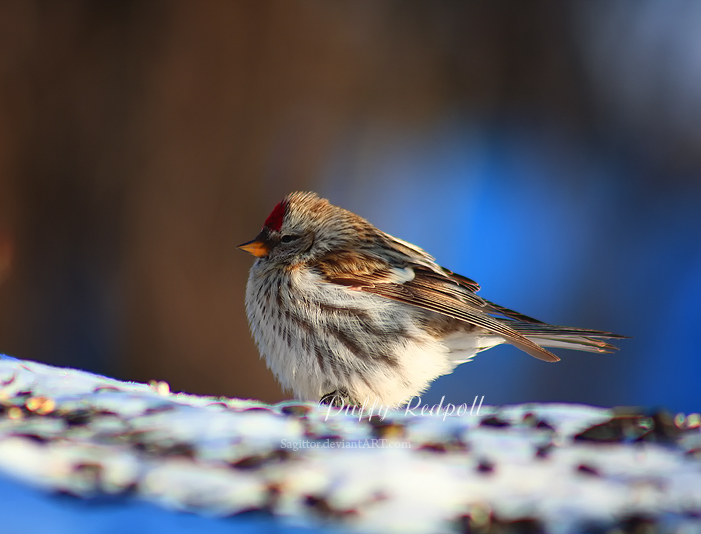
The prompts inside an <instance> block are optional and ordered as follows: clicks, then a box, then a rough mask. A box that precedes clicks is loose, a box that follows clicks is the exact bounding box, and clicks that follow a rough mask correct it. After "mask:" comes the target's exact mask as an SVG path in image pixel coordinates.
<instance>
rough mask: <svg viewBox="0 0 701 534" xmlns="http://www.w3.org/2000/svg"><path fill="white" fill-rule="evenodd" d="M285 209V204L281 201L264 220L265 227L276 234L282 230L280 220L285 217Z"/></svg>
mask: <svg viewBox="0 0 701 534" xmlns="http://www.w3.org/2000/svg"><path fill="white" fill-rule="evenodd" d="M286 209H287V203H286V202H285V201H284V200H283V201H282V202H280V203H279V204H278V205H277V206H275V207H274V208H273V211H272V212H271V213H270V215H268V218H267V219H265V226H267V227H268V228H270V229H271V230H274V231H276V232H279V231H280V228H282V218H283V217H284V216H285V210H286Z"/></svg>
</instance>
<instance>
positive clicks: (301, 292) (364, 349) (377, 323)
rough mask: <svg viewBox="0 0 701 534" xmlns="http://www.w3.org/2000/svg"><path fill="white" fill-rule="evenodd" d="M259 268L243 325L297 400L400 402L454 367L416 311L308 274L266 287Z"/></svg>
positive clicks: (291, 274) (294, 275)
mask: <svg viewBox="0 0 701 534" xmlns="http://www.w3.org/2000/svg"><path fill="white" fill-rule="evenodd" d="M264 270H265V269H264V266H259V265H258V264H256V265H255V266H254V268H253V269H252V270H251V273H250V276H249V280H248V285H247V288H246V310H247V313H248V319H249V322H250V325H251V330H252V331H253V336H254V338H255V340H256V343H257V344H258V347H259V349H260V352H261V355H262V356H263V358H264V359H265V361H266V363H267V365H268V367H269V368H270V369H271V370H272V371H273V373H274V374H275V376H276V377H277V379H278V380H279V382H280V384H281V385H282V387H283V388H284V389H285V390H290V391H292V393H293V394H294V396H295V397H296V398H299V399H302V400H307V401H314V402H316V401H319V399H320V398H321V397H322V396H324V395H326V394H328V393H331V392H333V391H335V390H338V389H340V388H345V389H346V390H348V392H349V393H350V395H351V397H352V398H353V399H354V400H356V401H357V402H364V401H366V400H368V401H369V402H370V403H372V402H374V401H375V400H377V401H378V402H380V403H382V404H385V405H387V404H392V405H396V404H401V403H403V402H407V401H408V400H409V399H410V398H411V397H412V396H415V395H419V394H421V393H422V392H423V391H424V390H425V389H426V388H427V387H428V385H429V384H430V383H431V382H432V381H433V380H434V379H435V378H436V377H438V376H440V375H443V374H446V373H449V372H450V371H452V369H453V368H454V367H455V365H456V364H457V362H456V361H454V359H453V355H452V354H451V353H450V348H449V346H448V345H446V344H445V343H443V342H441V341H440V340H438V339H436V338H434V337H432V336H431V335H429V334H428V333H427V332H426V331H425V330H424V329H422V328H421V327H420V325H418V324H416V318H417V314H416V309H412V308H410V307H409V306H407V305H405V304H401V303H398V302H394V301H392V300H389V299H385V298H383V297H379V296H377V295H372V294H368V293H363V292H359V291H354V290H351V289H348V288H346V287H342V286H338V285H335V284H329V283H325V282H323V281H321V279H320V278H319V276H318V275H316V274H315V273H313V272H310V271H305V270H302V269H298V270H292V271H290V272H289V274H288V275H287V276H286V277H284V278H283V277H279V278H277V279H276V281H273V282H271V281H270V280H271V277H266V276H264V273H263V271H264ZM412 312H413V313H412ZM419 316H420V314H419ZM473 354H474V353H473ZM461 359H462V360H463V361H464V360H465V359H467V358H466V354H464V353H461Z"/></svg>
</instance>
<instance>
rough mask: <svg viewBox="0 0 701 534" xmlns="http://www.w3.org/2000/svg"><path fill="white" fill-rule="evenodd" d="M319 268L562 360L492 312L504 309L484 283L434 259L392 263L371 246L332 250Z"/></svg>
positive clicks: (339, 280)
mask: <svg viewBox="0 0 701 534" xmlns="http://www.w3.org/2000/svg"><path fill="white" fill-rule="evenodd" d="M419 250H420V249H419ZM429 258H430V257H429ZM407 260H409V258H407ZM422 260H423V258H422ZM314 268H315V269H316V271H317V272H318V273H319V274H320V275H321V277H322V278H323V279H324V280H325V281H326V282H329V283H332V284H339V285H343V286H346V287H348V288H350V289H353V290H356V291H364V292H366V293H372V294H375V295H379V296H382V297H385V298H388V299H392V300H395V301H398V302H403V303H405V304H409V305H412V306H417V307H419V308H423V309H424V310H429V311H432V312H436V313H439V314H442V315H445V316H447V317H452V318H453V319H457V320H459V321H464V322H466V323H469V324H471V325H475V326H479V327H482V328H484V329H485V330H487V331H488V332H491V333H493V334H497V335H500V336H502V337H504V339H506V340H507V341H508V342H509V343H511V344H512V345H514V346H516V347H518V348H519V349H521V350H523V351H524V352H526V353H528V354H530V355H531V356H533V357H535V358H538V359H539V360H543V361H546V362H556V361H559V360H560V358H558V357H557V356H555V355H554V354H552V353H551V352H549V351H547V350H545V349H544V348H542V347H541V346H539V345H538V344H536V343H534V342H533V341H531V340H530V339H528V338H526V337H525V336H523V335H522V334H520V333H519V332H517V331H516V330H514V329H513V328H511V327H510V326H509V325H508V324H504V323H503V322H502V321H500V320H498V319H496V318H495V317H492V316H491V315H489V314H490V313H495V312H496V313H501V312H499V310H496V309H495V308H494V306H493V305H492V304H491V303H490V302H487V301H485V300H484V299H482V298H480V297H478V296H477V295H476V294H475V293H474V291H475V289H474V288H479V286H478V285H477V284H476V283H475V282H473V281H472V280H470V279H469V278H464V277H459V276H456V275H453V273H450V272H449V271H444V270H443V269H441V268H440V267H438V266H437V265H435V264H432V262H431V263H429V262H428V261H421V262H420V263H414V262H411V261H406V262H396V263H394V264H390V263H389V262H387V261H386V260H384V259H381V258H378V257H377V256H375V255H373V254H371V253H370V252H369V251H368V252H357V251H354V252H350V251H348V252H334V253H333V254H328V255H326V256H325V257H323V258H321V259H320V260H319V261H318V262H316V263H315V265H314ZM523 317H525V316H523Z"/></svg>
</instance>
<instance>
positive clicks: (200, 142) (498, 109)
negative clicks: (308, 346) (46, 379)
mask: <svg viewBox="0 0 701 534" xmlns="http://www.w3.org/2000/svg"><path fill="white" fill-rule="evenodd" d="M585 4H590V5H586V6H585ZM618 5H619V6H620V5H621V4H620V3H619V4H618ZM616 9H618V8H616ZM616 9H614V8H610V9H609V10H608V11H607V10H606V8H604V7H603V6H602V4H601V3H596V2H592V3H562V2H529V3H523V2H513V3H503V2H499V3H486V2H475V3H470V2H461V3H458V2H411V1H409V2H407V1H378V2H371V1H361V2H324V1H321V0H319V1H312V0H309V1H304V2H296V1H266V0H250V1H211V0H205V1H198V2H193V1H189V0H182V1H176V0H168V1H150V2H136V1H125V0H122V1H118V2H117V1H111V2H97V1H80V0H74V1H63V2H40V1H30V0H27V1H22V2H15V1H4V2H0V284H1V285H0V352H5V353H8V354H12V355H15V356H18V357H21V358H27V359H35V360H40V361H46V362H49V363H53V364H56V365H71V366H77V367H81V368H85V369H90V370H95V371H98V372H102V373H107V374H110V375H113V376H116V377H120V378H124V379H130V380H140V381H143V380H148V379H152V378H156V379H162V380H167V381H168V382H170V384H171V387H172V389H174V390H186V391H189V392H193V393H206V394H214V395H229V396H240V397H257V398H261V399H263V400H266V401H274V400H278V399H281V398H283V395H282V393H281V392H280V391H279V389H278V387H277V386H276V384H275V382H274V380H273V378H272V376H271V375H270V373H269V372H268V371H267V370H266V369H265V366H264V364H263V363H262V362H261V361H259V358H258V354H257V351H256V349H255V347H254V345H253V342H252V341H251V337H250V335H249V332H248V327H247V324H246V321H245V315H244V307H243V295H244V286H245V280H246V276H247V271H248V269H249V267H250V265H251V263H252V258H250V257H249V256H247V255H246V254H244V253H242V252H240V251H238V250H236V248H235V246H236V245H237V244H239V243H241V242H243V241H246V240H248V239H250V238H252V237H253V236H254V235H255V234H256V233H257V231H258V229H259V227H260V226H261V224H262V221H263V220H264V218H265V216H266V215H267V214H268V211H269V210H270V209H271V207H272V206H273V205H274V204H275V203H276V202H277V201H278V200H279V199H280V198H281V197H282V196H283V195H284V194H286V193H287V192H289V191H291V190H296V189H307V188H309V189H315V188H317V187H318V186H319V183H320V181H321V180H323V175H324V172H325V169H327V168H328V165H329V160H330V159H333V157H334V156H333V155H334V153H336V152H337V151H338V150H339V146H343V144H344V142H345V141H344V140H346V139H347V138H348V137H349V136H350V137H354V136H355V137H357V136H363V135H364V134H363V132H366V131H369V130H372V131H373V132H375V133H374V134H373V135H374V137H373V136H366V137H365V138H367V139H369V141H365V143H366V145H367V144H368V143H369V144H370V145H372V144H373V143H375V142H376V141H377V144H378V145H379V146H382V143H383V142H388V140H387V136H390V137H391V135H392V134H388V133H387V132H395V133H396V134H397V135H404V134H406V133H407V132H421V131H426V130H427V129H428V130H430V128H431V127H432V125H434V124H435V123H436V122H437V121H438V120H439V119H440V118H441V117H444V116H446V115H450V113H451V112H452V111H451V110H454V109H459V110H460V113H462V114H466V113H467V114H471V115H472V116H476V117H478V118H479V119H480V120H481V121H483V122H487V123H490V122H492V121H493V122H494V123H495V124H497V123H498V122H499V121H500V120H502V119H503V117H504V116H508V115H509V114H511V113H512V112H513V111H514V110H519V111H518V113H520V114H524V113H525V115H526V116H528V117H531V118H532V119H533V120H537V121H538V123H539V124H541V125H542V124H546V125H548V124H553V123H557V124H565V125H566V128H565V130H566V131H567V132H570V134H571V132H585V133H584V134H582V133H576V134H571V135H574V136H575V137H577V136H580V135H581V136H584V138H585V140H586V139H596V140H597V141H596V143H598V144H597V146H598V147H599V148H601V147H603V149H602V150H603V152H606V151H607V150H609V151H616V150H621V151H624V152H625V151H633V152H636V153H638V152H640V153H646V154H647V156H646V157H647V158H649V159H647V160H645V162H644V163H643V164H641V165H640V167H641V168H645V169H647V171H645V172H641V173H639V174H638V177H639V180H640V182H636V183H638V184H643V185H641V187H643V186H644V187H646V188H647V189H646V190H647V191H650V192H651V194H652V195H653V196H654V195H655V194H657V192H658V191H659V190H661V189H660V188H662V187H663V185H661V184H664V187H666V188H669V187H686V186H687V185H688V184H689V183H693V186H689V187H693V188H694V189H693V191H694V192H696V191H697V189H695V188H696V184H697V181H696V178H695V177H696V174H695V173H696V172H697V171H698V169H699V161H700V159H701V157H700V156H699V146H700V144H701V143H700V142H699V137H695V135H696V134H697V133H698V131H697V129H694V127H691V129H690V128H689V127H685V126H684V124H685V121H682V123H680V122H679V121H677V122H675V121H673V120H671V119H668V116H669V114H665V113H664V112H663V111H664V110H662V111H660V109H659V108H657V107H655V106H654V105H648V104H647V103H646V101H645V100H644V99H643V100H642V101H641V100H640V98H638V99H637V100H635V98H633V97H634V96H635V95H633V96H631V97H630V98H629V97H626V98H623V100H624V101H629V102H633V103H635V102H638V103H639V107H638V108H635V107H631V109H630V110H626V109H622V108H621V106H619V105H618V103H617V101H614V100H613V97H611V96H610V95H611V94H615V93H606V92H605V91H603V90H602V89H601V87H600V86H598V85H597V83H596V80H597V79H598V78H597V76H601V77H602V78H609V79H610V72H609V71H606V68H609V69H612V70H613V71H616V70H617V66H616V63H615V62H613V63H611V62H610V63H611V64H610V65H608V67H607V64H606V63H605V62H603V63H602V61H600V56H601V55H602V54H603V56H607V55H611V56H612V57H614V58H615V57H616V53H617V52H616V50H618V48H617V47H616V46H610V47H607V46H606V41H605V38H606V36H607V35H608V36H609V37H610V36H611V35H612V34H616V35H620V34H621V33H622V34H623V35H624V36H625V35H626V31H628V32H629V33H630V34H634V33H635V31H634V30H635V28H634V27H632V26H631V25H632V24H633V23H632V22H631V23H629V24H627V23H625V22H624V21H625V20H626V17H629V16H630V15H635V14H636V13H638V14H639V15H640V13H641V10H640V9H638V8H636V7H635V6H634V4H632V3H628V8H627V9H628V10H627V11H626V9H618V11H620V12H613V13H612V12H611V11H616ZM648 11H649V9H648ZM643 15H644V16H654V13H653V14H652V15H650V14H649V13H648V12H646V11H644V10H642V15H641V16H643ZM599 17H601V18H599ZM606 17H613V19H614V20H617V21H618V23H619V24H621V25H622V27H623V30H624V31H623V32H621V28H620V27H603V28H602V27H599V26H597V24H598V22H597V21H599V20H609V19H607V18H606ZM684 18H685V14H684V12H683V10H682V12H681V14H680V15H679V20H684ZM633 20H636V19H633ZM638 20H639V19H638ZM626 24H627V26H626ZM672 30H673V28H669V32H670V33H671V32H672ZM607 32H608V33H607ZM592 36H594V37H592ZM623 42H625V39H624V40H623ZM592 43H594V44H597V45H599V46H600V45H602V43H603V48H602V49H601V50H599V51H598V52H597V50H594V49H593V48H591V46H590V45H592ZM587 47H589V48H587ZM592 50H593V51H592ZM597 53H598V54H599V56H597V55H596V54H597ZM591 57H594V60H592V61H593V63H592V65H594V66H593V67H592V66H591V65H588V64H587V61H588V60H587V58H591ZM597 57H598V58H599V59H596V58H597ZM612 61H613V60H612ZM621 64H624V62H621ZM602 65H603V67H606V68H604V69H603V70H601V68H600V67H601V66H602ZM597 69H599V70H597ZM633 74H635V73H633ZM658 89H659V88H658ZM664 89H665V87H663V88H662V89H659V91H658V90H657V89H655V88H653V90H652V93H651V94H653V95H657V94H658V93H661V94H664ZM653 101H654V98H653ZM524 110H525V111H524ZM613 110H616V111H613ZM641 110H643V111H645V110H647V111H645V112H641ZM692 111H693V110H692ZM618 112H620V120H618V121H617V122H616V123H615V126H612V125H611V123H610V122H608V121H607V120H606V117H609V116H610V115H611V114H612V113H613V114H614V115H615V114H616V113H618ZM631 116H632V117H634V120H633V119H630V117H631ZM686 122H688V121H686ZM680 124H681V126H680ZM378 125H379V126H378ZM359 132H360V133H359ZM377 132H380V133H377ZM612 132H613V133H612ZM570 134H568V135H570ZM557 135H559V134H556V135H555V137H557ZM378 139H379V141H378ZM660 139H667V140H668V141H669V142H668V143H665V144H664V145H663V146H660V143H659V140H660ZM622 140H623V141H622ZM671 140H673V142H672V141H671ZM651 147H653V148H654V149H652V148H651ZM370 149H371V148H366V149H365V150H370ZM361 152H362V151H361ZM360 159H362V158H357V159H354V158H352V157H351V158H350V161H349V163H348V165H351V166H352V165H355V164H357V163H358V161H359V160H360ZM585 159H586V157H585ZM341 161H348V160H343V159H342V158H341ZM341 164H342V163H341ZM668 169H674V170H675V172H676V173H677V174H675V175H674V176H675V177H676V178H674V177H673V178H670V174H669V173H667V170H668ZM355 176H356V177H357V179H358V181H359V183H360V182H362V181H363V180H364V181H365V182H368V181H371V180H372V176H371V175H369V174H364V173H362V172H360V171H358V172H357V173H356V174H355ZM428 178H431V177H428ZM427 183H429V182H428V181H427ZM675 184H676V185H675ZM679 184H682V185H679ZM623 187H626V186H625V184H624V185H623ZM574 196H575V197H576V192H575V193H574ZM633 196H635V195H633ZM332 200H335V201H336V202H337V203H343V200H344V199H343V198H335V199H332ZM382 201H383V202H386V203H387V204H391V203H392V201H393V199H392V198H383V199H382ZM348 207H351V208H352V207H353V206H348ZM402 237H406V236H402ZM421 244H422V245H423V246H425V247H427V248H430V243H427V242H425V243H421ZM465 274H467V275H471V273H470V272H466V273H465ZM608 283H611V284H615V282H613V281H609V282H608ZM493 295H494V293H492V294H491V296H493ZM487 296H488V298H491V296H490V295H487ZM505 304H507V305H508V304H513V303H509V302H505ZM522 311H524V312H525V313H529V314H530V313H531V312H530V311H529V310H528V309H523V310H522ZM545 319H546V320H555V319H557V317H546V318H545ZM560 322H567V321H565V320H563V321H560ZM569 322H572V321H569ZM582 326H591V327H597V328H610V329H615V328H616V327H617V326H619V328H620V325H616V324H584V325H582ZM624 333H630V332H627V331H626V332H624ZM633 335H635V333H633ZM470 365H472V364H470Z"/></svg>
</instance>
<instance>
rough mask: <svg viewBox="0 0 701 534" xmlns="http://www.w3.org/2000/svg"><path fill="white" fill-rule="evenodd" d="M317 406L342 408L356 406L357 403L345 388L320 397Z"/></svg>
mask: <svg viewBox="0 0 701 534" xmlns="http://www.w3.org/2000/svg"><path fill="white" fill-rule="evenodd" d="M319 404H328V405H330V406H333V407H334V408H343V407H344V406H357V405H358V402H357V401H356V400H355V399H354V398H352V397H351V396H350V393H348V390H347V389H346V388H339V389H337V390H335V391H332V392H331V393H327V394H326V395H324V396H323V397H321V399H320V400H319Z"/></svg>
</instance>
